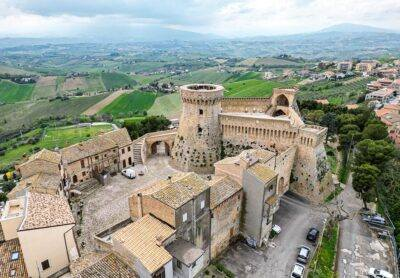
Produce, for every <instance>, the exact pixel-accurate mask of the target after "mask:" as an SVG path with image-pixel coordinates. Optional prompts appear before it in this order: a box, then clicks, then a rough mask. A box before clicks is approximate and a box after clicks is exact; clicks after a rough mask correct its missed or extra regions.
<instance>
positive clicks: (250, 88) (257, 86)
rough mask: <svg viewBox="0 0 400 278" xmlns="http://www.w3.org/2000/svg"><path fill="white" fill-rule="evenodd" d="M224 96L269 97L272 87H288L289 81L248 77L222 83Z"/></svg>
mask: <svg viewBox="0 0 400 278" xmlns="http://www.w3.org/2000/svg"><path fill="white" fill-rule="evenodd" d="M223 85H224V87H225V94H224V95H225V96H226V97H269V96H271V95H272V90H273V89H274V88H282V87H290V85H291V84H290V83H289V82H277V81H265V80H259V79H248V80H243V81H236V82H228V83H225V84H223Z"/></svg>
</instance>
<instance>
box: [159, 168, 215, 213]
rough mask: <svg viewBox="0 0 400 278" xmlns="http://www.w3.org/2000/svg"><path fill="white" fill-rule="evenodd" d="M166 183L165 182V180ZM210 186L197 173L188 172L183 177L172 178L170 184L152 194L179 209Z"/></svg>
mask: <svg viewBox="0 0 400 278" xmlns="http://www.w3.org/2000/svg"><path fill="white" fill-rule="evenodd" d="M163 184H165V182H163ZM207 188H208V184H207V182H206V181H205V180H204V179H202V178H201V177H200V176H199V175H197V174H196V173H193V172H191V173H187V174H186V175H184V176H183V177H182V178H180V179H177V180H171V181H170V182H169V184H167V185H166V186H164V187H163V188H161V189H160V190H158V191H156V192H154V193H153V194H151V196H152V197H153V198H155V199H157V200H159V201H160V202H162V203H164V204H166V205H168V206H170V207H172V208H174V209H177V208H179V207H180V206H182V205H183V204H185V203H187V202H188V201H189V200H190V199H192V198H193V197H194V196H197V195H199V194H200V193H202V192H204V191H205V190H206V189H207Z"/></svg>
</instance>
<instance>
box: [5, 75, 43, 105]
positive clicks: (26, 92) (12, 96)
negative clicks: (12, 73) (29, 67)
mask: <svg viewBox="0 0 400 278" xmlns="http://www.w3.org/2000/svg"><path fill="white" fill-rule="evenodd" d="M34 86H35V85H34V84H17V83H14V82H11V81H8V80H1V81H0V102H4V103H14V102H18V101H23V100H30V99H31V97H32V92H33V88H34Z"/></svg>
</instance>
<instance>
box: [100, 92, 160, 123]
mask: <svg viewBox="0 0 400 278" xmlns="http://www.w3.org/2000/svg"><path fill="white" fill-rule="evenodd" d="M156 98H157V94H156V93H153V92H138V91H135V92H132V93H128V94H123V95H121V96H119V97H118V98H116V99H115V100H114V101H113V102H111V103H110V104H109V105H107V106H106V107H104V108H103V109H102V110H100V114H101V113H108V114H111V115H113V116H114V117H120V118H121V117H127V116H128V117H129V114H131V115H132V116H133V115H137V114H140V113H142V112H143V111H147V110H149V109H150V107H151V106H152V105H153V103H154V101H155V100H156Z"/></svg>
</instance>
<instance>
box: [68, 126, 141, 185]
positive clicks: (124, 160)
mask: <svg viewBox="0 0 400 278" xmlns="http://www.w3.org/2000/svg"><path fill="white" fill-rule="evenodd" d="M61 157H62V159H63V163H64V164H65V169H66V173H67V176H68V179H69V180H70V181H71V182H72V184H78V183H80V182H84V181H86V180H88V179H90V178H97V179H99V180H100V181H101V182H103V183H104V182H106V180H107V179H108V175H109V174H110V173H113V172H118V171H120V170H122V169H123V168H125V167H127V166H131V165H133V151H132V140H131V138H130V136H129V134H128V131H127V130H126V129H125V128H122V129H118V130H114V131H110V132H107V133H104V134H101V135H98V136H96V137H94V138H92V139H89V140H87V141H83V142H81V143H77V144H75V145H72V146H69V147H66V148H63V149H61Z"/></svg>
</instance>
